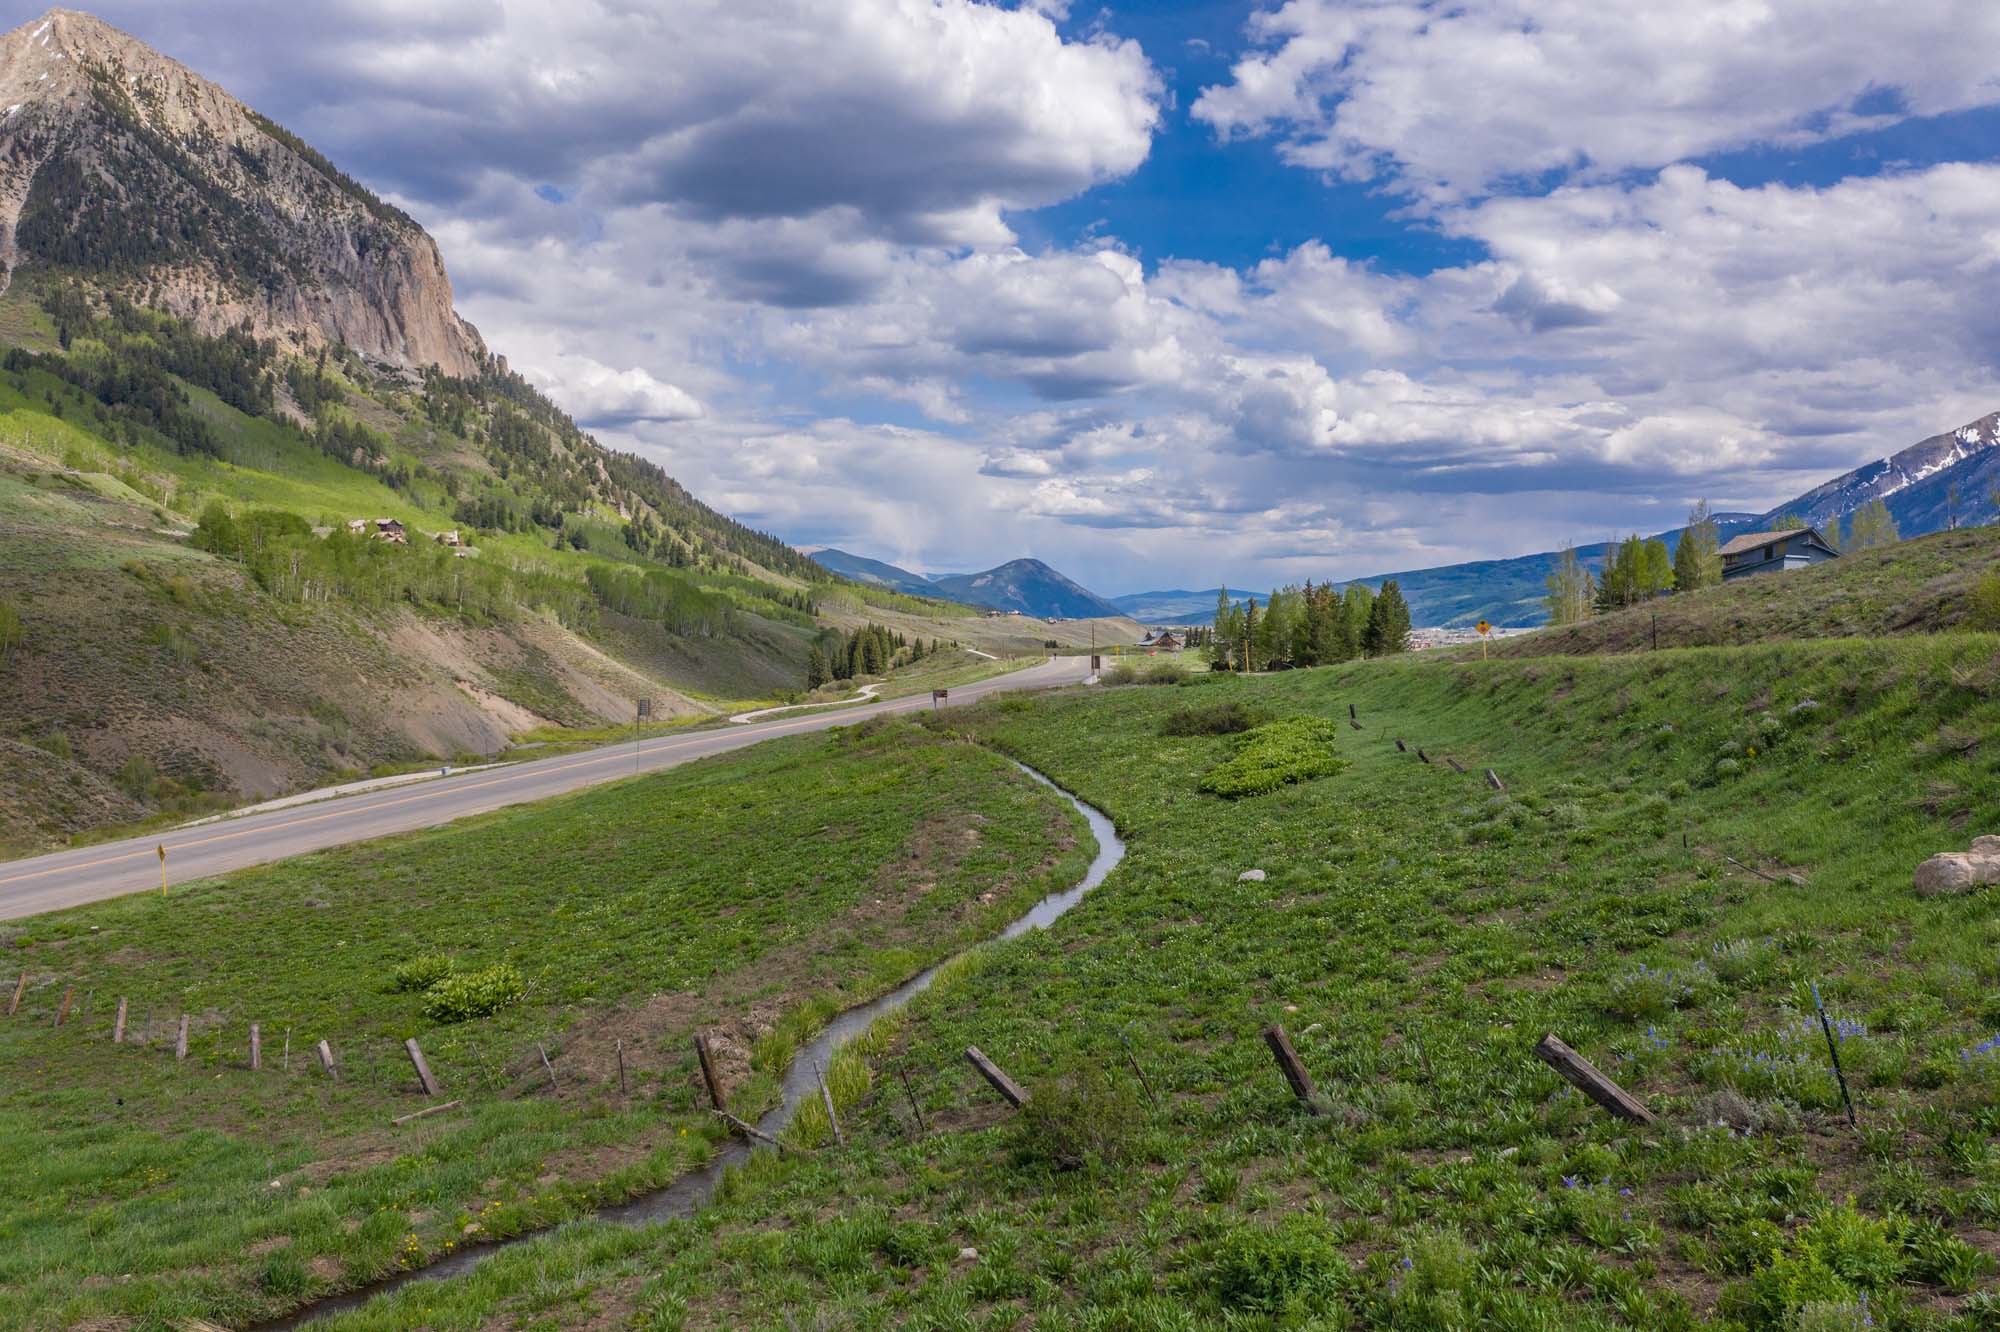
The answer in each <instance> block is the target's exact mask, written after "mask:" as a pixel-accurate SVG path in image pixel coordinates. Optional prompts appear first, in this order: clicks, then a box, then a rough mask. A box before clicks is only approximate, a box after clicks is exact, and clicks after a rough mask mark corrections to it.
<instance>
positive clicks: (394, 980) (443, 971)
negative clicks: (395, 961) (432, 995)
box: [389, 953, 456, 994]
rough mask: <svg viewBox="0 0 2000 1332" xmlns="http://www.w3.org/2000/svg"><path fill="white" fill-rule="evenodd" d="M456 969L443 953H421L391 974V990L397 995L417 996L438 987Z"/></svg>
mask: <svg viewBox="0 0 2000 1332" xmlns="http://www.w3.org/2000/svg"><path fill="white" fill-rule="evenodd" d="M455 969H456V968H455V967H454V966H453V964H452V960H451V959H450V958H449V957H446V956H445V955H444V954H443V953H419V954H417V955H416V956H415V957H413V958H411V959H409V960H408V961H407V962H404V963H402V964H400V965H399V966H398V967H397V968H396V969H395V970H394V971H392V972H390V973H389V989H390V990H391V991H393V992H394V993H397V994H416V993H419V992H420V991H423V990H428V989H430V988H431V986H433V985H436V984H437V983H438V982H439V981H441V980H443V979H444V978H445V977H446V976H449V975H451V973H452V972H453V971H454V970H455Z"/></svg>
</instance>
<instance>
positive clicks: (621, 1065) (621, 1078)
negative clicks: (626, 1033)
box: [617, 1039, 625, 1096]
mask: <svg viewBox="0 0 2000 1332" xmlns="http://www.w3.org/2000/svg"><path fill="white" fill-rule="evenodd" d="M617 1046H618V1094H619V1095H620V1096H623V1095H624V1094H625V1042H624V1041H623V1040H622V1039H621V1040H619V1041H618V1043H617Z"/></svg>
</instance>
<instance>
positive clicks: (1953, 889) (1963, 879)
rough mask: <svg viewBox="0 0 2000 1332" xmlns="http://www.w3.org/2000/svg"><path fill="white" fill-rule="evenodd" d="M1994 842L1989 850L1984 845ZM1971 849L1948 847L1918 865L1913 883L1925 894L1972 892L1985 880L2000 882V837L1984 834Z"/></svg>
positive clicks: (1944, 894) (1919, 893)
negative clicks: (1967, 850) (1981, 843)
mask: <svg viewBox="0 0 2000 1332" xmlns="http://www.w3.org/2000/svg"><path fill="white" fill-rule="evenodd" d="M1980 842H1985V843H1988V844H1991V845H1993V846H1994V849H1993V850H1992V851H1988V850H1986V849H1985V848H1983V847H1981V846H1980ZM1972 847H1973V849H1972V850H1971V851H1970V852H1965V851H1945V852H1942V853H1940V854H1938V855H1935V856H1932V857H1931V858H1930V859H1929V860H1926V861H1925V862H1924V863H1923V864H1921V865H1919V866H1917V872H1916V875H1915V877H1914V880H1913V883H1914V886H1915V887H1916V890H1917V893H1918V895H1919V896H1921V897H1945V896H1953V895H1956V894H1959V893H1969V892H1971V891H1972V890H1973V889H1974V888H1977V887H1979V886H1980V885H1981V884H1988V883H2000V838H1994V837H1981V838H1979V839H1978V841H1975V842H1974V843H1973V844H1972Z"/></svg>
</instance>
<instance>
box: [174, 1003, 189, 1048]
mask: <svg viewBox="0 0 2000 1332" xmlns="http://www.w3.org/2000/svg"><path fill="white" fill-rule="evenodd" d="M187 1057H188V1015H187V1014H186V1013H183V1014H181V1027H180V1034H179V1035H177V1036H175V1037H174V1058H176V1059H186V1058H187Z"/></svg>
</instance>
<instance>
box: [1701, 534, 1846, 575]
mask: <svg viewBox="0 0 2000 1332" xmlns="http://www.w3.org/2000/svg"><path fill="white" fill-rule="evenodd" d="M1721 553H1722V577H1723V581H1724V582H1727V581H1728V580H1730V579H1732V578H1748V577H1750V576H1751V575H1752V574H1761V573H1782V572H1784V571H1785V570H1786V569H1803V568H1805V567H1806V566H1807V565H1809V564H1820V563H1823V562H1824V561H1826V560H1837V559H1839V558H1840V552H1839V551H1838V550H1835V549H1834V546H1833V543H1832V542H1831V541H1828V540H1827V539H1826V538H1825V537H1824V536H1822V535H1821V534H1820V530H1819V529H1818V528H1817V527H1794V528H1790V529H1787V530H1786V531H1782V532H1745V533H1744V534H1743V535H1742V536H1739V537H1733V538H1731V539H1730V541H1729V543H1728V544H1727V545H1725V546H1724V547H1723V548H1722V552H1721Z"/></svg>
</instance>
